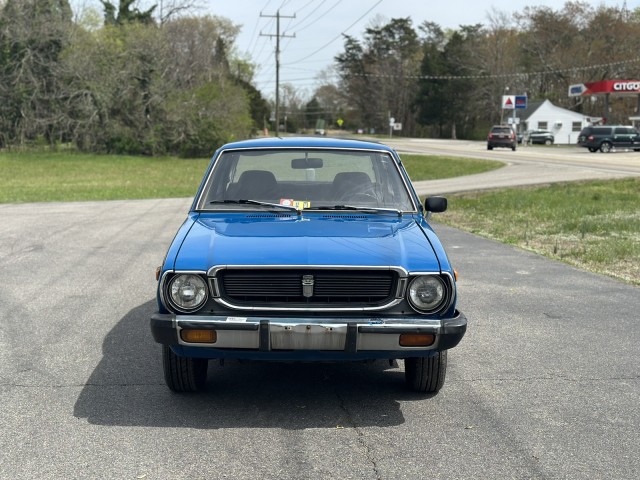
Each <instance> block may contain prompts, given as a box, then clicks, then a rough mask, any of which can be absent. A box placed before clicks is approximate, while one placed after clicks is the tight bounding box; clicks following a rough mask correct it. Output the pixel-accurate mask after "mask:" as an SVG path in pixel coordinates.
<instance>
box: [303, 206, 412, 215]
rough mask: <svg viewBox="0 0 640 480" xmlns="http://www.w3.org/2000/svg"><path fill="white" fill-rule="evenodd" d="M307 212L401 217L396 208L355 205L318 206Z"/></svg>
mask: <svg viewBox="0 0 640 480" xmlns="http://www.w3.org/2000/svg"><path fill="white" fill-rule="evenodd" d="M307 210H357V211H359V212H366V213H395V214H396V215H398V216H399V217H401V216H402V212H401V211H400V210H398V209H397V208H377V207H357V206H355V205H319V206H317V207H315V206H314V207H310V208H308V209H307Z"/></svg>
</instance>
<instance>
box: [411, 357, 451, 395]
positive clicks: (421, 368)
mask: <svg viewBox="0 0 640 480" xmlns="http://www.w3.org/2000/svg"><path fill="white" fill-rule="evenodd" d="M446 373H447V351H446V350H445V351H444V352H438V353H437V354H436V355H434V356H432V357H418V358H405V359H404V379H405V382H406V384H407V386H408V387H409V388H411V389H412V390H414V391H416V392H420V393H437V392H438V391H439V390H440V389H441V388H442V386H443V385H444V379H445V376H446Z"/></svg>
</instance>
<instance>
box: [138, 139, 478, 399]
mask: <svg viewBox="0 0 640 480" xmlns="http://www.w3.org/2000/svg"><path fill="white" fill-rule="evenodd" d="M446 208H447V201H446V199H445V198H443V197H430V198H427V199H426V201H425V203H424V204H421V203H420V199H419V197H418V195H417V194H416V192H415V190H414V189H413V187H412V185H411V182H410V180H409V177H408V175H407V172H406V171H405V170H404V167H403V165H402V163H401V162H400V158H399V156H398V154H397V153H396V152H395V151H394V150H393V149H391V148H389V147H387V146H384V145H381V144H377V143H370V142H361V141H351V140H336V139H328V138H320V137H306V138H286V139H279V138H261V139H256V140H248V141H243V142H238V143H232V144H228V145H225V146H223V147H222V148H220V149H219V150H218V151H217V152H216V153H215V155H214V156H213V158H212V161H211V163H210V165H209V167H208V169H207V171H206V173H205V175H204V179H203V181H202V184H201V186H200V188H199V190H198V192H197V194H196V196H195V198H194V201H193V204H192V206H191V208H190V210H189V212H188V213H187V218H186V220H185V222H184V224H183V225H182V226H181V227H180V229H179V230H178V232H177V234H176V236H175V238H174V240H173V242H172V244H171V245H170V247H169V249H168V252H167V254H166V257H165V259H164V263H163V264H162V266H161V267H158V270H157V272H156V273H157V278H158V285H157V300H158V302H157V303H158V311H157V312H156V313H155V314H153V315H152V317H151V332H152V334H153V338H154V339H155V340H156V341H157V342H159V343H160V344H162V353H163V367H164V377H165V381H166V384H167V386H168V387H169V388H170V389H171V390H173V391H176V392H189V391H198V390H201V389H203V388H204V387H205V384H206V380H207V366H208V361H209V360H211V359H217V360H220V361H224V360H226V359H238V360H256V361H261V360H263V361H274V360H275V361H332V362H335V361H369V360H386V361H391V360H392V359H403V360H404V367H405V379H406V383H407V385H408V386H409V387H410V388H411V389H413V390H415V391H418V392H431V393H434V392H437V391H438V390H440V388H441V387H442V386H443V384H444V381H445V375H446V368H447V351H448V350H449V349H451V348H453V347H455V346H456V345H457V344H458V342H460V340H461V339H462V338H463V336H464V334H465V331H466V328H467V319H466V317H465V315H464V314H463V313H461V312H460V311H458V309H457V308H456V301H457V278H456V277H457V274H456V272H455V271H454V269H453V267H452V265H451V263H450V261H449V259H448V257H447V255H446V253H445V249H444V247H443V245H442V243H441V242H440V240H439V239H438V237H437V236H436V234H435V232H434V231H433V230H432V228H431V227H430V225H429V223H428V219H429V216H430V214H431V213H434V212H443V211H445V209H446Z"/></svg>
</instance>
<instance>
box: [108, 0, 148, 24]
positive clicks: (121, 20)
mask: <svg viewBox="0 0 640 480" xmlns="http://www.w3.org/2000/svg"><path fill="white" fill-rule="evenodd" d="M100 3H102V6H103V8H104V23H105V24H106V25H124V24H126V23H134V22H135V23H144V24H150V23H153V11H154V10H155V9H156V7H157V5H153V6H151V7H150V8H148V9H147V10H140V9H139V8H136V7H134V6H133V5H134V4H135V3H136V0H120V4H119V6H118V8H117V9H116V7H115V5H114V4H113V3H111V2H110V1H109V0H100Z"/></svg>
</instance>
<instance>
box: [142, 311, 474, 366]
mask: <svg viewBox="0 0 640 480" xmlns="http://www.w3.org/2000/svg"><path fill="white" fill-rule="evenodd" d="M466 329H467V319H466V317H465V316H464V314H463V313H462V312H458V311H456V312H455V315H454V316H452V317H451V318H445V319H425V318H423V317H419V316H413V317H403V318H401V319H396V318H393V319H390V318H380V317H370V318H366V317H365V318H363V317H358V318H354V317H348V318H324V317H322V318H321V317H318V318H312V319H310V318H291V317H257V316H252V317H243V316H241V315H238V316H233V317H231V316H199V315H175V314H162V313H156V314H154V315H152V316H151V332H152V334H153V338H154V339H155V341H156V342H158V343H161V344H164V345H169V346H171V348H172V350H173V351H174V352H175V353H176V354H177V355H182V356H188V357H199V358H236V359H263V360H288V359H291V360H295V359H306V360H350V359H351V360H358V359H377V358H407V357H424V356H429V355H433V354H435V353H436V352H439V351H443V350H447V349H450V348H453V347H455V346H456V345H457V344H458V343H459V342H460V340H461V339H462V337H463V336H464V334H465V332H466ZM183 330H215V333H216V335H215V337H216V339H215V342H213V343H189V342H186V341H184V340H183V338H182V334H181V333H182V331H183ZM406 334H427V335H434V336H435V339H434V341H433V343H432V344H431V345H428V346H417V347H415V346H401V345H400V336H401V335H406Z"/></svg>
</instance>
